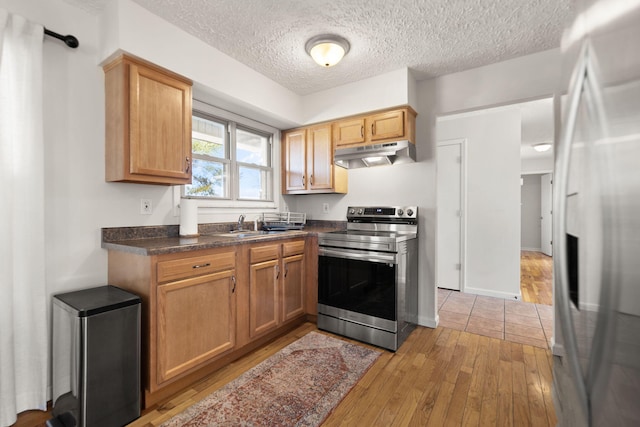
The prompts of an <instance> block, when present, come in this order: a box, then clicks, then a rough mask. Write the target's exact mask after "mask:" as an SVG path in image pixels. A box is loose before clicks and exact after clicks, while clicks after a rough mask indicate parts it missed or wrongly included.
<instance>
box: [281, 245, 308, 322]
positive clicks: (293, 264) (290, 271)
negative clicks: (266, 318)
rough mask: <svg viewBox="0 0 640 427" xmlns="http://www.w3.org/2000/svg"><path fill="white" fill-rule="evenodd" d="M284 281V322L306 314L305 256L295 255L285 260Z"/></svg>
mask: <svg viewBox="0 0 640 427" xmlns="http://www.w3.org/2000/svg"><path fill="white" fill-rule="evenodd" d="M282 264H283V270H284V271H283V279H282V320H283V321H284V322H286V321H287V320H289V319H293V318H295V317H298V316H301V315H303V314H304V302H305V293H304V255H294V256H290V257H287V258H284V259H283V262H282Z"/></svg>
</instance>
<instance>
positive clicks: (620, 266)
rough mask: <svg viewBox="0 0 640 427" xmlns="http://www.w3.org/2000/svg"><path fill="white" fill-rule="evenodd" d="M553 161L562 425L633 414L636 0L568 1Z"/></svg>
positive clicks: (639, 364) (638, 215) (639, 61)
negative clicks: (570, 12)
mask: <svg viewBox="0 0 640 427" xmlns="http://www.w3.org/2000/svg"><path fill="white" fill-rule="evenodd" d="M576 8H577V11H576V12H577V13H576V18H575V21H574V22H573V24H572V25H571V26H569V27H568V28H567V30H566V31H565V33H564V36H563V42H562V51H563V60H564V64H563V65H564V69H563V71H564V79H565V80H564V84H563V87H562V88H561V89H559V92H558V94H557V96H556V105H557V108H556V111H557V116H560V122H561V126H560V127H559V131H558V135H557V142H558V143H557V144H556V151H555V168H554V204H553V212H554V235H553V245H554V253H553V254H554V298H555V320H554V322H555V323H554V348H553V353H554V361H553V376H554V378H553V394H554V403H555V409H556V414H557V416H558V421H559V424H560V425H562V426H565V425H566V426H571V425H579V426H588V425H594V426H600V425H602V426H605V425H606V426H632V425H633V426H638V425H640V401H639V399H640V0H583V1H580V0H578V1H577V2H576Z"/></svg>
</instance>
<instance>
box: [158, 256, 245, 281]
mask: <svg viewBox="0 0 640 427" xmlns="http://www.w3.org/2000/svg"><path fill="white" fill-rule="evenodd" d="M235 266H236V253H235V252H222V253H216V254H211V255H202V256H197V257H189V258H182V259H175V260H171V261H161V262H159V263H158V270H157V273H158V282H159V283H162V282H168V281H171V280H178V279H184V278H188V277H195V276H201V275H203V274H210V273H215V272H218V271H225V270H232V269H234V268H235Z"/></svg>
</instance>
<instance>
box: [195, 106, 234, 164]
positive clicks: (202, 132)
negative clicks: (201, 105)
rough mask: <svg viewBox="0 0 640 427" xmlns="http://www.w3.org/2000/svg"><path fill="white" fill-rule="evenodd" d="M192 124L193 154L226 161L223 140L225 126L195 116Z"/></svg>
mask: <svg viewBox="0 0 640 427" xmlns="http://www.w3.org/2000/svg"><path fill="white" fill-rule="evenodd" d="M192 123H193V124H192V126H191V127H192V129H193V132H192V140H193V141H192V144H193V147H192V151H193V154H203V155H206V156H211V157H218V158H221V159H226V158H227V153H226V144H225V138H224V137H225V129H226V126H225V125H224V123H218V122H214V121H212V120H208V119H203V118H202V117H197V116H193V120H192Z"/></svg>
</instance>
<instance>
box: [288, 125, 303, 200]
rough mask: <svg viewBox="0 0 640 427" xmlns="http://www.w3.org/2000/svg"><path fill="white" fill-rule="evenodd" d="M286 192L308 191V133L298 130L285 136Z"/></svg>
mask: <svg viewBox="0 0 640 427" xmlns="http://www.w3.org/2000/svg"><path fill="white" fill-rule="evenodd" d="M283 141H284V150H283V151H284V155H285V161H284V168H285V170H284V171H283V177H284V181H285V183H284V188H285V192H290V191H304V190H306V188H307V186H306V170H307V155H306V153H307V131H306V130H305V129H298V130H295V131H291V132H287V133H285V134H283Z"/></svg>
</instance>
